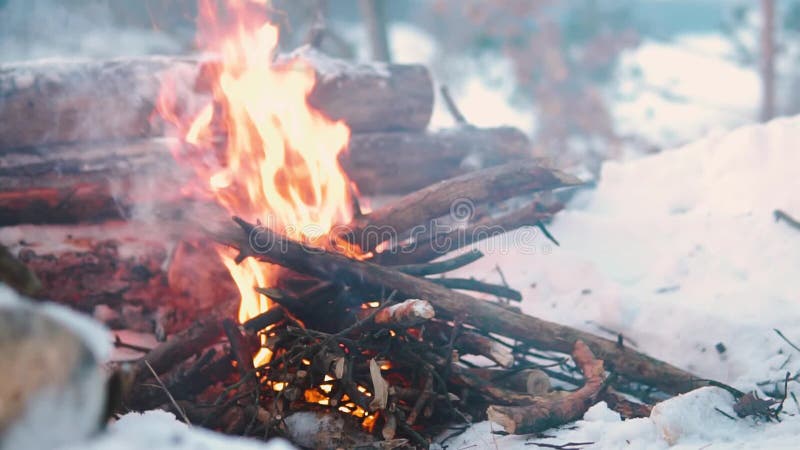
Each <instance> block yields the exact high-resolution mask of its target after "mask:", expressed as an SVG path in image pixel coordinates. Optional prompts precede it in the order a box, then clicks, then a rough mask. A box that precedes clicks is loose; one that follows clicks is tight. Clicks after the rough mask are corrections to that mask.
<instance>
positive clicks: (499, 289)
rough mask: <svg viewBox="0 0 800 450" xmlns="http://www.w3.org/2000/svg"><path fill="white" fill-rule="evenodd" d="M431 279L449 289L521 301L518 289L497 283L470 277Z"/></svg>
mask: <svg viewBox="0 0 800 450" xmlns="http://www.w3.org/2000/svg"><path fill="white" fill-rule="evenodd" d="M431 281H433V282H434V283H436V284H438V285H441V286H444V287H446V288H449V289H461V290H465V291H475V292H483V293H485V294H492V295H496V296H498V297H503V298H507V299H509V300H514V301H517V302H521V301H522V294H520V292H519V291H517V290H515V289H511V288H508V287H505V286H500V285H498V284H491V283H484V282H483V281H478V280H473V279H470V278H435V279H431Z"/></svg>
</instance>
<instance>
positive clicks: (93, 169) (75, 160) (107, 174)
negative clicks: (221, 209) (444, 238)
mask: <svg viewBox="0 0 800 450" xmlns="http://www.w3.org/2000/svg"><path fill="white" fill-rule="evenodd" d="M377 134H379V135H386V134H392V135H393V136H397V137H398V138H397V139H396V140H395V141H394V143H392V142H384V144H385V145H384V146H382V147H373V146H372V145H371V142H372V141H373V139H372V138H371V137H370V136H372V135H371V134H367V135H354V136H353V137H352V139H351V143H350V150H349V152H348V153H347V154H344V155H343V156H342V158H341V162H342V164H343V166H344V167H349V172H348V175H349V176H350V178H351V179H352V180H353V181H354V182H355V183H356V185H357V186H359V187H361V186H367V189H366V190H365V191H362V192H365V193H369V194H390V193H397V192H408V191H413V190H415V189H421V188H423V187H425V186H427V184H429V183H431V182H435V181H438V180H441V179H443V178H445V177H446V176H448V175H449V174H451V173H461V172H462V171H464V170H467V169H466V168H463V167H461V166H460V164H461V161H462V159H463V158H451V157H450V156H448V155H447V154H443V155H440V154H439V152H438V150H441V149H446V148H450V147H452V148H455V146H456V144H458V143H459V142H464V141H468V140H470V139H473V138H474V139H476V140H478V141H481V142H486V143H487V146H486V147H485V148H484V150H485V151H486V152H487V154H492V152H493V149H498V150H500V149H503V148H504V147H507V145H506V143H505V141H504V140H503V137H502V133H500V134H498V133H497V132H496V131H495V129H486V130H450V131H448V132H440V133H417V132H395V133H377ZM401 136H405V138H402V137H401ZM405 141H412V142H415V143H416V145H418V146H419V147H418V150H423V151H424V152H422V153H421V154H419V155H418V157H419V159H407V156H403V155H404V153H405V152H406V150H407V148H406V147H405V144H404V142H405ZM490 143H491V145H489V144H490ZM394 144H397V145H398V146H397V147H393V145H394ZM175 145H178V144H177V141H176V140H174V139H168V138H152V139H141V140H135V141H124V142H109V143H82V144H72V145H52V146H46V147H37V148H35V149H24V150H19V151H12V152H6V153H5V154H3V156H2V158H0V225H15V224H19V223H40V224H41V223H75V222H87V221H99V220H104V219H109V218H130V217H136V216H138V215H142V214H151V213H155V212H158V213H160V214H163V215H164V216H165V217H167V218H169V219H180V218H181V217H182V216H183V214H184V212H185V211H186V210H188V209H189V207H190V206H192V205H193V201H192V200H191V199H187V198H186V197H185V196H184V195H183V194H182V192H184V191H185V189H182V188H185V186H187V185H189V184H190V183H191V182H192V181H195V182H196V181H197V180H196V179H195V176H194V174H193V173H192V170H191V168H190V167H188V166H185V165H181V164H179V163H177V162H176V161H175V160H174V158H173V157H172V152H171V148H174V146H175ZM458 145H461V144H458ZM428 150H430V151H428ZM415 151H417V150H415ZM451 153H452V152H451ZM492 158H494V157H492ZM512 158H513V157H512V156H509V157H508V158H507V159H506V158H505V157H503V158H499V159H491V162H492V164H494V163H495V162H498V163H499V162H506V161H511V160H512ZM354 160H361V161H375V162H383V163H385V164H389V165H391V164H406V165H407V167H406V168H405V169H403V170H402V171H401V172H402V173H399V174H397V175H396V176H392V177H393V178H395V179H397V180H398V181H397V182H396V183H394V185H393V186H382V185H376V184H374V183H373V184H370V183H372V182H371V181H370V180H374V179H379V178H381V177H384V176H388V175H381V174H382V173H383V171H384V169H383V168H382V167H381V164H372V165H364V164H360V163H356V164H351V163H350V162H348V161H354ZM393 161H397V162H393ZM412 165H413V166H418V167H413V168H412V167H411V166H412ZM419 167H425V168H430V170H428V169H426V170H424V171H423V170H420V169H419ZM423 172H427V174H426V175H425V176H424V177H416V178H415V176H413V174H415V173H423ZM409 174H411V175H412V176H408V175H409ZM370 186H371V187H370ZM384 189H389V190H388V191H387V190H384ZM194 203H196V202H194Z"/></svg>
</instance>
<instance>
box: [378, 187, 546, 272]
mask: <svg viewBox="0 0 800 450" xmlns="http://www.w3.org/2000/svg"><path fill="white" fill-rule="evenodd" d="M559 209H561V205H557V206H555V207H554V208H551V209H549V210H542V209H541V204H539V203H538V202H535V201H534V202H532V203H530V204H528V205H526V206H524V207H522V208H519V209H517V210H515V211H512V212H510V213H507V214H504V215H502V216H500V217H496V218H494V217H484V218H482V219H480V220H478V221H477V222H475V223H473V224H470V225H468V226H467V227H465V228H456V229H453V230H450V231H447V232H445V233H443V234H439V235H435V236H423V237H422V238H421V239H419V240H418V241H416V242H414V243H413V244H411V245H409V246H408V247H399V248H394V249H391V250H389V251H385V252H383V253H379V254H377V255H376V256H375V257H374V258H373V262H377V263H379V264H381V265H391V264H408V263H419V262H423V261H430V260H432V259H436V258H438V257H439V256H442V254H444V253H448V252H452V251H455V250H458V249H459V248H462V247H466V246H468V245H471V244H474V243H476V242H480V241H482V240H484V239H488V238H491V237H494V236H499V235H501V234H505V233H508V232H510V231H513V230H515V229H517V228H520V227H524V226H534V225H536V223H537V222H538V221H540V220H543V219H549V218H550V217H552V215H553V214H554V213H555V212H557V211H558V210H559ZM443 244H445V245H443Z"/></svg>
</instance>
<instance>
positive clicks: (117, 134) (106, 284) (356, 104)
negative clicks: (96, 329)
mask: <svg viewBox="0 0 800 450" xmlns="http://www.w3.org/2000/svg"><path fill="white" fill-rule="evenodd" d="M304 57H305V58H306V59H307V60H308V61H309V63H310V64H311V65H312V66H313V67H314V68H315V69H316V71H317V78H318V83H317V85H316V87H315V90H314V91H313V93H312V95H311V97H310V99H309V101H310V103H312V104H313V105H314V106H315V107H317V108H318V109H320V110H321V111H323V112H324V113H325V114H326V115H328V116H330V117H332V118H334V119H342V120H344V121H345V122H346V123H347V124H348V125H349V126H350V128H351V130H352V131H353V135H352V136H351V139H350V145H349V151H348V153H347V154H346V155H345V156H344V157H343V160H342V161H341V162H342V165H343V166H344V167H345V170H346V171H347V172H348V175H349V176H350V178H351V179H353V180H354V181H355V182H356V184H357V185H358V187H359V188H360V189H361V191H362V192H363V193H367V194H407V195H405V196H403V197H401V198H399V199H397V200H394V201H392V202H390V203H388V204H386V205H385V206H382V207H380V208H378V209H376V210H375V211H372V212H370V213H364V214H362V213H361V212H360V211H359V208H358V205H355V209H356V212H357V214H356V215H355V218H354V219H353V221H352V223H350V224H346V225H345V226H342V227H337V228H336V231H335V232H333V233H331V234H330V235H328V236H324V237H323V238H321V239H320V240H318V241H315V242H310V243H309V242H297V241H294V240H292V239H290V238H287V237H286V236H283V235H281V234H279V233H278V232H276V231H275V230H271V229H269V228H266V227H264V226H262V225H261V224H259V223H258V222H255V223H252V221H256V220H257V219H258V218H255V217H253V218H246V219H240V218H236V219H235V223H234V222H230V221H229V220H228V219H227V218H226V219H225V221H224V222H219V221H212V220H208V217H211V216H213V217H218V216H219V211H218V210H214V208H213V207H212V208H210V210H211V211H212V213H210V214H211V216H206V215H200V214H199V213H198V211H199V209H196V208H191V209H187V208H186V204H187V203H186V202H187V199H186V198H185V197H184V196H183V193H182V190H181V188H182V187H183V186H185V185H186V183H187V180H188V179H189V178H190V177H191V174H190V173H188V171H187V170H186V169H184V168H182V167H181V166H180V165H177V164H176V163H175V162H174V161H173V159H172V157H171V154H170V145H171V144H174V140H172V139H170V138H166V137H164V136H163V135H164V131H163V124H161V123H159V121H158V120H154V118H153V107H154V105H153V101H154V99H155V98H157V96H158V90H159V88H160V87H161V85H162V84H163V83H164V82H165V76H166V75H165V74H167V73H169V74H170V76H169V78H170V79H171V80H177V81H178V82H179V83H180V84H181V86H179V87H176V89H177V91H176V92H177V93H178V94H180V92H182V91H181V89H183V90H184V91H185V92H187V93H189V94H188V95H187V98H192V97H194V96H202V95H204V94H205V93H207V91H208V86H207V84H206V83H205V82H204V80H205V79H206V76H207V73H208V72H213V71H214V64H215V63H214V61H205V60H199V59H182V60H177V59H165V58H147V59H135V60H130V59H128V60H119V61H108V62H91V63H87V62H69V63H64V62H59V63H37V64H29V65H16V66H4V67H0V152H2V158H0V225H5V226H10V225H17V224H30V223H35V224H53V223H61V224H63V223H68V224H70V228H67V230H68V231H66V232H65V231H63V230H62V231H60V233H61V234H58V233H56V232H55V231H54V228H52V225H48V226H42V227H38V228H30V227H20V226H14V227H7V228H4V229H0V239H2V240H3V242H2V243H3V244H6V245H10V244H13V249H14V253H15V254H14V255H13V256H16V257H17V258H19V260H20V261H22V263H24V264H26V265H27V266H28V267H29V268H31V269H32V270H33V271H34V272H35V273H36V274H37V275H38V279H39V281H40V284H41V286H42V287H41V289H40V290H39V292H38V293H37V294H36V295H37V296H39V297H42V298H50V299H56V300H58V301H61V302H64V303H69V304H71V305H72V306H74V307H76V308H78V309H81V310H84V311H86V312H90V313H93V314H95V316H96V317H98V318H101V319H102V320H104V321H105V322H106V323H107V324H109V325H110V326H111V327H112V328H117V329H129V330H131V329H133V330H138V331H147V332H154V333H155V334H156V335H157V336H159V337H160V338H162V339H161V341H162V342H159V344H158V345H157V346H156V347H155V348H150V349H141V348H138V347H136V346H132V345H128V344H126V343H124V342H120V341H118V342H117V345H119V346H127V347H130V348H131V349H133V350H141V352H142V353H143V354H144V355H143V356H142V357H141V358H138V359H136V360H134V361H132V362H128V363H120V364H117V365H116V367H115V370H116V373H117V374H118V375H119V378H120V380H121V381H122V383H121V386H122V388H121V391H120V393H121V395H120V398H119V399H118V400H119V401H118V403H117V411H118V412H126V411H130V410H146V409H152V408H164V409H168V410H171V411H173V412H175V413H176V415H178V416H179V417H181V418H182V419H183V420H185V421H187V422H191V423H193V424H198V425H203V426H206V427H209V428H212V429H216V430H221V431H224V432H226V433H233V434H241V435H248V436H261V437H271V436H286V437H288V438H290V439H291V440H292V441H293V442H295V443H297V444H299V445H302V446H306V447H313V448H398V447H402V446H414V447H423V448H424V447H427V446H428V445H429V443H430V441H431V439H432V438H433V436H435V435H437V434H439V433H441V432H443V431H444V430H445V429H447V428H448V427H451V426H452V425H454V424H458V423H469V422H471V421H477V420H483V419H486V418H487V417H488V418H489V419H491V420H493V421H495V422H497V423H499V424H501V425H503V427H504V428H505V430H506V432H509V433H532V432H538V431H542V430H545V429H548V428H551V427H553V426H558V425H561V424H564V423H567V422H569V421H572V420H575V419H577V418H580V417H581V416H582V414H583V413H584V412H585V411H586V409H587V408H588V407H589V406H591V405H592V404H594V403H596V402H598V401H606V402H607V403H608V404H609V406H610V407H612V408H613V409H615V410H617V411H619V412H620V413H621V414H622V415H623V416H625V417H637V416H642V415H646V414H648V412H649V406H648V402H650V401H651V400H652V399H653V398H657V396H658V394H659V393H661V394H674V393H680V392H685V391H688V390H690V389H692V388H695V387H697V386H700V385H703V384H705V383H706V381H704V380H698V379H696V378H695V377H693V376H692V375H691V374H689V373H686V372H684V371H682V370H680V369H678V368H675V367H672V366H670V365H668V364H666V363H664V362H661V361H658V360H655V359H653V358H650V357H648V356H647V355H644V354H641V353H639V352H637V351H635V350H633V349H631V348H628V347H626V346H625V345H624V340H623V339H622V337H620V339H619V340H617V341H612V340H607V339H604V338H600V337H597V336H594V335H591V334H588V333H585V332H581V331H579V330H575V329H573V328H569V327H565V326H562V325H558V324H555V323H550V322H547V321H543V320H540V319H537V318H535V317H532V316H528V315H525V314H523V313H521V312H520V309H519V308H518V307H517V306H516V305H515V303H516V302H519V301H521V300H522V296H521V295H520V293H519V292H518V291H516V290H514V289H513V286H506V285H495V284H489V283H484V282H480V281H477V280H474V279H469V278H452V277H447V276H446V275H445V274H447V273H448V272H451V271H453V270H455V269H458V268H461V267H465V266H467V265H468V264H470V263H472V262H474V261H476V260H477V259H479V258H480V257H481V256H482V254H481V253H480V252H478V251H476V250H472V251H465V250H466V249H467V248H468V247H469V246H471V245H472V244H475V243H476V242H477V241H479V240H482V239H487V238H490V237H492V236H496V235H499V234H503V233H507V232H509V231H512V230H515V229H518V228H520V227H524V226H529V227H538V229H539V230H540V231H541V235H542V238H543V239H544V238H549V239H553V237H552V236H550V235H549V233H548V232H547V230H546V228H545V225H546V223H547V221H548V220H549V219H550V218H551V217H552V216H553V214H555V213H556V212H557V211H558V210H559V209H560V208H561V205H559V204H558V203H557V202H555V201H554V200H553V197H552V195H550V192H551V191H552V190H555V189H561V188H569V187H572V186H575V185H577V184H579V181H578V180H577V179H575V178H573V177H571V176H568V175H566V174H563V173H560V172H558V171H556V170H551V169H548V168H544V167H540V166H539V165H537V164H536V163H535V162H534V161H532V160H531V158H530V155H529V154H528V148H529V142H528V141H527V139H526V137H525V136H524V134H523V133H521V132H519V131H518V130H515V129H510V128H498V129H478V128H475V127H472V126H469V125H468V124H466V123H464V122H465V121H464V120H463V118H459V120H458V121H459V122H460V123H461V125H460V126H459V127H457V128H454V129H451V130H444V131H437V132H431V131H426V128H427V126H428V122H429V119H430V115H431V110H432V107H433V92H434V90H433V85H432V81H431V78H430V76H429V74H428V72H427V70H426V69H425V68H424V67H420V66H403V65H352V64H349V63H344V62H341V61H335V60H330V59H328V58H326V57H323V56H321V55H319V54H317V53H316V52H315V51H314V50H306V51H305V53H304ZM452 109H453V110H454V111H455V108H454V107H453V108H452ZM456 116H457V117H460V116H458V114H456ZM111 118H113V120H111ZM476 169H477V170H476ZM442 180H444V181H442ZM465 201H466V203H464V202H465ZM462 207H466V213H464V211H462V210H461V209H462ZM142 210H147V211H159V213H158V214H156V215H154V216H150V218H151V219H152V218H153V217H156V218H161V219H162V220H164V223H163V224H161V223H159V224H157V227H159V228H165V229H166V228H168V230H167V231H165V232H164V233H163V234H158V235H151V236H147V234H148V233H146V232H143V231H142V230H143V229H139V228H137V227H138V226H143V225H136V224H127V225H126V224H122V225H120V224H119V223H117V224H113V225H112V224H109V223H108V222H105V223H101V224H93V225H91V226H89V225H88V224H87V222H89V221H97V220H105V219H120V218H122V219H128V218H131V217H137V214H136V213H137V212H141V211H142ZM164 211H167V212H166V213H165V212H164ZM443 223H444V224H446V225H447V226H441V225H442V224H443ZM48 227H49V228H48ZM115 227H120V228H125V227H132V229H133V232H132V233H127V234H126V233H122V234H120V236H122V235H125V236H126V237H125V238H122V237H118V238H115V237H113V236H115V234H114V233H113V232H112V231H111V230H112V229H114V228H115ZM87 230H88V231H87ZM387 230H388V231H390V233H388V234H387V233H385V232H386V231H387ZM129 231H130V230H129ZM160 231H164V230H160ZM81 233H83V234H85V235H89V237H87V238H80V237H78V236H77V234H81ZM131 234H133V235H134V237H133V238H131ZM53 236H61V238H63V241H64V242H56V243H55V244H52V243H51V244H50V245H46V244H44V243H43V241H44V238H45V237H49V238H50V239H53ZM106 236H109V238H108V239H104V237H106ZM148 238H150V241H148ZM58 239H59V238H58V237H56V238H55V240H56V241H58ZM131 239H132V240H133V241H136V242H137V243H138V244H142V243H145V245H139V246H138V247H137V251H135V252H131V251H130V249H128V250H126V251H123V250H122V247H124V246H125V245H127V244H128V243H129V241H130V240H131ZM159 239H162V240H163V241H161V242H159ZM152 241H156V242H152ZM442 243H444V245H443V244H442ZM159 244H160V245H159ZM220 244H221V245H227V246H230V247H233V248H235V249H237V250H238V252H239V256H238V258H237V260H238V261H239V262H241V261H243V260H245V259H247V258H254V259H256V260H258V261H261V262H264V263H268V264H273V265H277V266H280V267H281V268H282V269H281V270H282V276H281V277H280V281H279V283H278V285H276V286H254V287H253V288H254V289H257V290H258V291H259V292H260V293H261V294H264V295H266V296H268V297H269V298H270V299H271V300H272V301H273V303H274V305H273V306H272V308H270V309H269V310H268V311H266V312H264V313H263V314H261V315H260V316H257V317H254V318H252V319H250V320H249V321H247V322H245V323H242V324H239V323H237V322H236V321H235V320H234V317H235V309H236V307H237V306H238V300H239V299H238V294H237V293H236V291H235V289H234V288H233V286H232V282H231V279H230V276H229V275H228V274H227V273H226V271H225V270H224V267H223V266H222V265H221V264H219V262H218V261H217V259H216V258H215V256H216V254H215V250H214V248H215V246H217V245H220ZM342 248H349V249H357V256H358V257H349V256H346V255H345V254H344V253H343V252H341V251H340V249H342ZM450 253H452V254H451V255H448V254H450ZM348 254H350V253H348ZM434 260H436V261H434ZM466 292H472V293H475V295H477V296H473V295H471V294H467V293H466ZM265 349H267V350H269V352H270V355H271V356H270V358H268V362H265V363H263V364H261V365H259V366H256V365H255V364H254V355H256V354H263V352H264V351H265ZM623 394H624V395H623ZM626 395H627V396H626ZM631 396H634V397H636V398H637V399H638V400H639V401H640V402H633V401H631ZM309 420H312V421H313V423H319V424H324V426H320V428H319V430H316V431H314V430H309V429H308V428H307V427H304V426H303V424H304V423H308V421H309Z"/></svg>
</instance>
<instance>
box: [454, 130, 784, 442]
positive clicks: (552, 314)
mask: <svg viewBox="0 0 800 450" xmlns="http://www.w3.org/2000/svg"><path fill="white" fill-rule="evenodd" d="M799 139H800V118H793V119H782V120H776V121H773V122H771V123H769V124H767V125H759V126H748V127H744V128H741V129H737V130H735V131H733V132H731V133H728V134H718V135H712V136H709V137H707V138H705V139H703V140H700V141H697V142H695V143H693V144H690V145H687V146H685V147H682V148H679V149H676V150H671V151H666V152H663V153H660V154H657V155H653V156H649V157H645V158H642V159H638V160H635V161H630V162H627V163H607V164H606V165H605V166H604V168H603V171H602V175H601V181H600V183H599V185H598V186H597V188H596V189H594V190H591V191H587V192H583V193H582V194H580V195H578V196H576V197H575V198H574V199H573V201H572V202H571V203H570V204H569V205H568V207H567V209H566V210H565V211H564V212H562V213H560V214H558V215H557V216H556V219H555V221H554V222H553V224H552V226H551V227H550V231H551V232H552V233H553V234H554V235H555V236H556V238H557V239H559V240H560V243H561V246H560V247H553V246H551V245H550V244H549V243H548V242H547V241H546V240H545V239H544V238H543V236H538V237H535V238H533V239H531V236H530V234H529V232H526V231H521V232H518V233H515V234H513V235H511V237H506V238H503V239H497V240H495V241H492V242H485V243H483V244H481V247H483V248H484V251H485V252H486V253H488V254H487V256H486V257H485V258H483V259H482V260H480V261H478V262H477V263H475V264H473V265H471V266H469V267H468V268H464V269H462V273H460V275H461V276H470V275H471V276H479V277H482V278H484V279H486V280H490V281H495V282H499V281H500V279H499V275H498V274H497V271H496V269H495V266H499V267H500V268H501V269H502V271H503V273H504V275H505V277H506V279H507V280H508V282H509V284H511V285H512V286H513V287H515V288H517V289H520V290H522V292H523V296H524V298H525V300H524V302H523V303H522V307H523V310H525V311H526V312H528V313H530V314H533V315H536V316H538V317H541V318H544V319H549V320H552V321H556V322H559V323H563V324H567V325H572V326H575V327H578V328H581V329H583V330H586V331H590V332H594V333H598V334H600V335H603V334H604V333H608V331H605V330H613V331H614V332H619V333H622V334H623V335H624V336H625V337H627V338H628V339H630V341H631V342H632V343H633V344H632V345H635V347H636V348H637V349H638V350H640V351H643V352H645V353H648V354H650V355H653V356H655V357H658V358H661V359H664V360H666V361H668V362H670V363H673V364H675V365H677V366H680V367H683V368H685V369H688V370H690V371H692V372H694V373H696V374H698V375H700V376H703V377H709V378H714V379H717V380H720V381H722V382H725V383H729V384H732V385H734V386H736V387H737V388H739V389H741V390H751V389H764V390H769V391H772V390H774V389H775V387H776V385H779V386H780V385H782V382H778V383H769V384H766V385H760V384H759V383H760V382H763V381H768V380H781V379H782V378H783V377H784V376H785V374H786V373H787V372H790V373H792V374H795V373H797V372H798V370H800V352H798V351H796V350H795V349H793V348H792V347H791V346H790V345H789V344H788V343H787V342H785V341H784V340H782V339H781V338H780V337H779V336H778V335H777V334H776V333H775V332H774V330H773V329H778V330H780V331H782V332H783V333H784V334H785V335H786V336H787V337H788V338H789V339H792V340H796V342H800V308H798V303H799V302H800V231H798V230H796V229H793V228H791V227H789V226H787V225H786V224H785V223H784V222H778V223H776V222H775V220H774V217H773V211H774V210H775V209H782V210H784V211H786V212H788V213H789V214H793V215H795V216H800V196H798V195H797V188H798V187H800V184H798V176H797V167H800V152H798V151H797V142H798V140H799ZM520 244H523V245H522V246H520ZM515 245H516V248H515ZM454 276H456V275H454ZM607 335H608V336H609V337H614V335H613V334H607ZM719 343H721V344H722V345H723V346H724V348H725V351H724V352H720V351H719V350H717V349H716V347H717V344H719ZM789 386H790V390H792V391H798V390H799V389H798V388H797V384H796V383H790V385H789ZM781 387H782V386H781ZM732 403H733V399H732V398H731V396H730V395H729V394H727V393H725V392H724V391H721V390H719V389H716V388H707V389H704V390H702V391H699V392H693V393H691V394H688V395H687V396H685V397H683V398H677V399H673V400H669V401H668V402H667V403H665V404H662V405H661V406H659V408H658V409H657V410H656V412H654V413H653V416H652V417H651V418H645V419H638V420H631V421H625V422H622V421H620V420H619V417H618V416H617V415H615V414H614V413H613V412H611V411H609V410H608V409H607V408H605V406H604V405H597V406H595V407H594V408H592V410H591V411H590V413H588V414H587V416H586V417H585V418H584V420H583V421H580V422H578V423H577V424H575V425H576V428H574V429H570V428H567V429H563V430H559V431H554V432H548V433H547V434H548V435H552V436H554V438H552V439H547V440H543V441H540V442H548V443H555V444H563V443H566V442H594V443H595V444H594V445H593V448H637V449H638V448H665V447H667V446H668V444H669V443H673V444H678V447H676V448H687V449H688V448H717V449H718V448H767V447H769V448H797V446H798V444H797V436H798V435H800V417H795V416H791V415H786V416H785V417H784V422H783V423H781V424H763V423H762V424H756V423H754V422H753V421H752V420H750V419H741V420H736V421H734V420H731V419H730V418H727V417H725V416H724V415H722V414H720V413H719V412H718V411H716V410H715V409H714V407H718V408H719V409H721V410H723V411H727V412H729V413H730V412H731V407H732ZM786 409H787V411H788V412H789V413H790V414H793V415H796V414H797V413H798V410H797V405H796V404H795V403H794V402H792V401H791V400H789V401H787V403H786ZM498 429H499V427H498V426H497V425H491V424H488V423H483V424H478V425H475V426H474V427H473V428H472V429H471V430H470V431H468V432H467V434H466V435H464V436H461V437H459V438H456V439H455V440H451V441H448V444H449V447H448V448H450V449H460V448H503V449H514V448H519V449H522V448H524V447H523V446H524V444H525V441H526V439H524V438H521V437H515V436H509V437H502V436H496V435H492V434H491V433H490V431H491V430H498ZM473 444H474V445H477V446H478V447H470V445H473ZM708 445H710V447H704V446H708ZM527 448H531V447H527Z"/></svg>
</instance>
